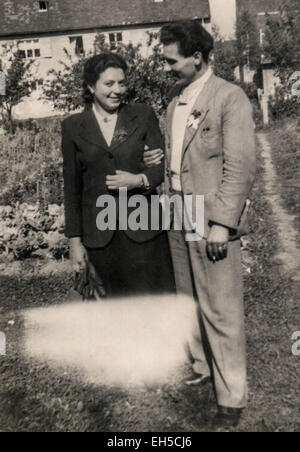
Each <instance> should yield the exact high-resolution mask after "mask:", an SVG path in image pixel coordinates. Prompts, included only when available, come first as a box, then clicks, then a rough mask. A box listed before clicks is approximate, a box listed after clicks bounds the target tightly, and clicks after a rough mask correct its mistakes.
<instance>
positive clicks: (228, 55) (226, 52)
mask: <svg viewBox="0 0 300 452" xmlns="http://www.w3.org/2000/svg"><path fill="white" fill-rule="evenodd" d="M213 37H214V51H213V55H212V64H213V67H214V71H215V74H216V75H217V76H219V77H222V78H224V79H225V80H228V81H229V82H234V81H235V74H234V71H235V68H236V67H237V58H236V50H235V46H234V42H233V41H225V40H224V39H223V37H222V36H221V34H220V32H219V30H218V29H217V28H216V27H215V28H214V30H213Z"/></svg>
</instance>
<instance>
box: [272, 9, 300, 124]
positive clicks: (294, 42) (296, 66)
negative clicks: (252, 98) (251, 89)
mask: <svg viewBox="0 0 300 452" xmlns="http://www.w3.org/2000/svg"><path fill="white" fill-rule="evenodd" d="M299 28H300V8H299V2H298V0H289V1H285V2H283V4H282V5H281V7H280V10H279V15H278V16H275V17H274V16H272V17H271V16H270V17H268V20H267V29H266V32H265V45H264V58H265V61H266V62H268V63H269V64H271V65H272V67H274V69H275V75H276V76H277V77H279V80H280V86H278V87H277V89H276V93H275V96H273V98H271V99H270V107H271V111H272V114H273V117H275V118H281V117H285V116H293V115H299V110H300V96H299V90H293V87H295V86H298V84H297V83H296V80H297V79H299V71H300V33H299ZM295 91H296V92H295Z"/></svg>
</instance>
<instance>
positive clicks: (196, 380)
mask: <svg viewBox="0 0 300 452" xmlns="http://www.w3.org/2000/svg"><path fill="white" fill-rule="evenodd" d="M210 382H211V377H210V376H209V375H201V374H196V373H194V374H193V376H192V377H191V378H189V379H188V380H186V381H185V384H186V385H187V386H200V387H202V386H205V385H206V384H207V383H210Z"/></svg>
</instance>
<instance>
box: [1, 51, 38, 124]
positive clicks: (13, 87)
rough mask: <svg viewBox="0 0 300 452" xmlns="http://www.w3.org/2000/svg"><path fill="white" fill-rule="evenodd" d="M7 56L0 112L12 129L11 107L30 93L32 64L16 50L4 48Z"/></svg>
mask: <svg viewBox="0 0 300 452" xmlns="http://www.w3.org/2000/svg"><path fill="white" fill-rule="evenodd" d="M5 51H6V52H7V53H8V54H9V58H8V69H7V70H6V71H4V74H5V79H6V89H5V94H4V95H1V96H0V110H1V114H2V116H3V119H4V121H7V122H8V125H9V127H10V129H11V130H12V129H13V118H12V111H13V107H15V106H16V105H18V104H19V103H20V101H21V100H22V99H23V98H24V97H26V96H28V95H29V94H30V93H31V80H30V73H29V69H30V66H31V64H32V62H31V61H29V62H27V61H25V60H24V58H22V56H21V53H20V51H19V50H18V49H13V48H12V47H8V46H5Z"/></svg>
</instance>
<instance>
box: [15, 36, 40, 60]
mask: <svg viewBox="0 0 300 452" xmlns="http://www.w3.org/2000/svg"><path fill="white" fill-rule="evenodd" d="M39 42H40V41H39V40H38V39H34V40H32V39H28V40H26V41H18V46H19V55H20V57H21V58H29V59H34V58H40V57H41V49H40V48H38V47H39Z"/></svg>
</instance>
